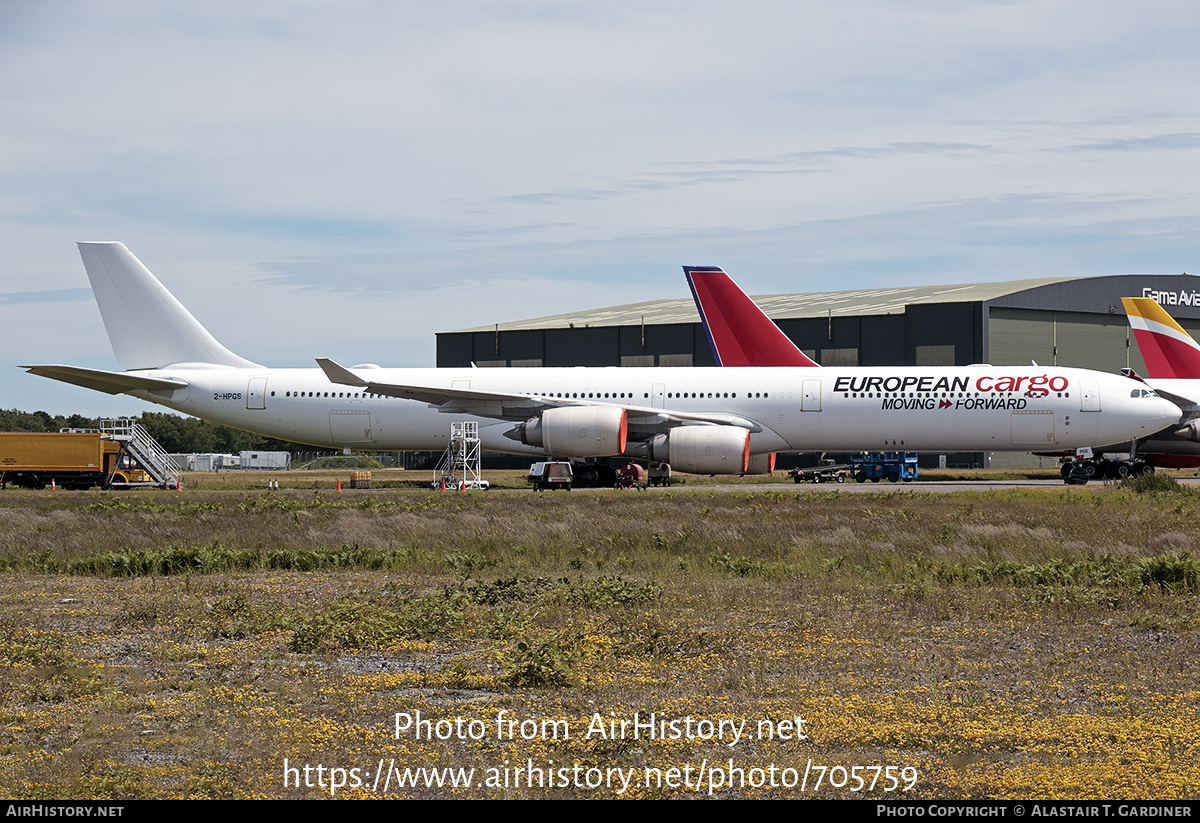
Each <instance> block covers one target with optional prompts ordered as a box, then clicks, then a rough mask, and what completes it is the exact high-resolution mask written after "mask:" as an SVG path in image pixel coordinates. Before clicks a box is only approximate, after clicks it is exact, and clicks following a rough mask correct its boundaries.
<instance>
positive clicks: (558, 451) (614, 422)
mask: <svg viewBox="0 0 1200 823" xmlns="http://www.w3.org/2000/svg"><path fill="white" fill-rule="evenodd" d="M628 430H629V418H628V414H627V413H626V411H625V409H622V408H618V407H616V406H568V407H567V408H565V409H549V410H547V411H544V412H542V415H541V417H533V418H530V419H529V420H527V421H525V423H524V425H522V427H521V442H522V443H524V444H526V445H527V446H539V447H541V449H542V451H544V452H545V453H546V454H549V455H554V456H555V457H616V456H617V455H619V454H621V452H623V451H625V440H626V437H627V433H628Z"/></svg>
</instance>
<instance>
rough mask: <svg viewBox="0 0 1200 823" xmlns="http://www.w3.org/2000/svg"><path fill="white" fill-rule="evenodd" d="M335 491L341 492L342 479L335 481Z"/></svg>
mask: <svg viewBox="0 0 1200 823" xmlns="http://www.w3.org/2000/svg"><path fill="white" fill-rule="evenodd" d="M337 490H338V491H341V490H342V478H340V477H339V478H338V479H337Z"/></svg>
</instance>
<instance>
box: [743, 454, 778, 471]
mask: <svg viewBox="0 0 1200 823" xmlns="http://www.w3.org/2000/svg"><path fill="white" fill-rule="evenodd" d="M773 471H775V452H771V453H770V454H752V455H750V462H749V463H747V464H746V474H770V473H771V472H773Z"/></svg>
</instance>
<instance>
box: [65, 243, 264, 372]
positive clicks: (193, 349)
mask: <svg viewBox="0 0 1200 823" xmlns="http://www.w3.org/2000/svg"><path fill="white" fill-rule="evenodd" d="M79 255H80V256H81V257H82V258H83V266H84V268H85V269H87V274H88V280H90V281H91V283H92V293H93V294H95V296H96V303H97V305H99V307H100V315H101V317H103V318H104V328H105V330H106V331H107V332H108V340H109V342H110V343H112V348H113V354H114V355H116V358H117V363H119V364H120V366H121V368H122V369H125V370H127V371H129V370H135V369H159V368H163V367H164V366H170V365H174V364H179V363H205V364H210V365H215V366H228V367H233V368H256V367H258V364H257V363H252V362H250V361H249V360H246V359H244V358H242V357H239V356H238V355H236V354H234V353H233V352H231V351H230V350H229V349H227V348H225V347H224V346H222V345H221V344H220V343H218V342H217V340H216V338H214V337H213V336H212V335H211V334H209V333H208V330H207V329H205V328H204V326H202V325H200V322H199V321H198V320H196V318H195V317H193V316H192V314H191V312H189V311H188V310H187V309H186V308H184V307H183V304H182V303H180V302H179V301H178V300H176V299H175V296H174V295H172V294H171V293H170V292H169V291H167V289H166V287H165V286H163V284H162V283H160V282H158V278H156V277H155V276H154V275H153V274H151V273H150V270H149V269H147V268H146V267H145V266H143V265H142V263H141V261H140V260H138V259H137V258H136V257H134V256H133V253H132V252H130V251H129V249H127V248H125V245H124V244H123V243H114V242H103V243H79Z"/></svg>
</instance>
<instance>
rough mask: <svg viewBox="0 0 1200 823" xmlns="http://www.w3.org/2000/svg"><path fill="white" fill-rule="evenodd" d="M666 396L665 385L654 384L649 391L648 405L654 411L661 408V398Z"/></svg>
mask: <svg viewBox="0 0 1200 823" xmlns="http://www.w3.org/2000/svg"><path fill="white" fill-rule="evenodd" d="M666 394H667V385H666V383H655V384H654V386H653V387H652V388H651V389H650V405H651V407H653V408H656V409H661V408H663V402H664V401H663V398H664V397H665V396H666Z"/></svg>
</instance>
